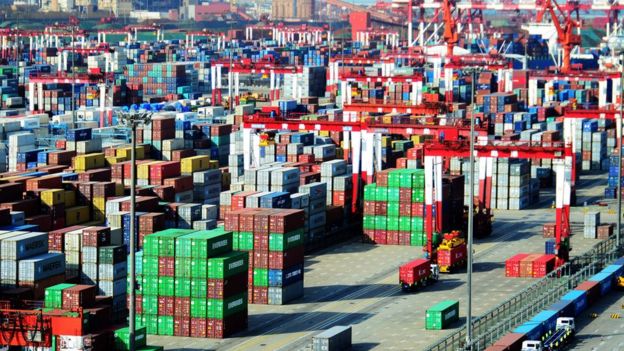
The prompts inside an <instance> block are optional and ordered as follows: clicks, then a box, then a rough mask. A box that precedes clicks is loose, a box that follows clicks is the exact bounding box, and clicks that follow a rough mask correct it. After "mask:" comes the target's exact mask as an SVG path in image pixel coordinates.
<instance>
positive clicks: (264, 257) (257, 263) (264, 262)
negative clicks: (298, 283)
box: [253, 245, 289, 268]
mask: <svg viewBox="0 0 624 351" xmlns="http://www.w3.org/2000/svg"><path fill="white" fill-rule="evenodd" d="M254 248H255V245H254ZM253 263H254V267H257V268H269V251H268V250H267V251H254V252H253ZM286 267H289V266H286Z"/></svg>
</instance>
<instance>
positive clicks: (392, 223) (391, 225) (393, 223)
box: [386, 216, 399, 230]
mask: <svg viewBox="0 0 624 351" xmlns="http://www.w3.org/2000/svg"><path fill="white" fill-rule="evenodd" d="M387 218H388V221H387V223H386V228H387V229H388V230H399V217H390V216H388V217H387Z"/></svg>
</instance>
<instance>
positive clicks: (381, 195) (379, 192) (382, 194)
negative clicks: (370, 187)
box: [375, 186, 388, 202]
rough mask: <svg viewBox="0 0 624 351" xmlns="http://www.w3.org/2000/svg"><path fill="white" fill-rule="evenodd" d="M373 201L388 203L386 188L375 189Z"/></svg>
mask: <svg viewBox="0 0 624 351" xmlns="http://www.w3.org/2000/svg"><path fill="white" fill-rule="evenodd" d="M375 201H382V202H386V201H388V188H385V187H382V186H378V187H376V188H375Z"/></svg>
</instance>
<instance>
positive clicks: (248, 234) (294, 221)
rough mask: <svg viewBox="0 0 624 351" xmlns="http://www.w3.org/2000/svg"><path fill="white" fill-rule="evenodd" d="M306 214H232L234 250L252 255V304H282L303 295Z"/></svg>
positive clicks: (268, 211) (255, 211)
mask: <svg viewBox="0 0 624 351" xmlns="http://www.w3.org/2000/svg"><path fill="white" fill-rule="evenodd" d="M303 215H304V213H303V211H301V210H288V209H251V208H250V209H244V210H237V211H233V212H230V213H229V214H228V216H227V217H226V219H225V229H226V230H231V231H233V232H234V249H237V250H240V251H246V252H249V257H250V261H249V302H250V303H254V304H270V305H282V304H286V303H287V302H289V301H291V300H293V299H297V298H299V297H301V296H303V255H304V246H303V245H304V230H303V227H304V216H303Z"/></svg>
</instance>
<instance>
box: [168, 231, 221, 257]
mask: <svg viewBox="0 0 624 351" xmlns="http://www.w3.org/2000/svg"><path fill="white" fill-rule="evenodd" d="M176 245H177V246H178V248H179V250H180V252H181V255H182V256H183V257H192V258H203V259H206V258H209V257H215V256H218V255H220V254H222V253H226V252H230V251H232V232H226V231H224V230H223V229H213V230H201V231H198V232H194V233H190V234H187V235H184V236H180V237H178V238H177V239H176ZM188 254H190V256H188Z"/></svg>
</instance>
